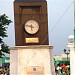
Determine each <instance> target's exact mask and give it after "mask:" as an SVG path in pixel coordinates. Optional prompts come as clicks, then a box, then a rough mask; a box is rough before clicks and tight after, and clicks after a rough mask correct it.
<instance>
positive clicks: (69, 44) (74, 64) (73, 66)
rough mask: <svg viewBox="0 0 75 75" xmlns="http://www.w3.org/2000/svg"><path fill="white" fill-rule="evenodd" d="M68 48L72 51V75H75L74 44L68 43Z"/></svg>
mask: <svg viewBox="0 0 75 75" xmlns="http://www.w3.org/2000/svg"><path fill="white" fill-rule="evenodd" d="M67 47H68V48H69V49H70V75H75V51H74V43H68V45H67Z"/></svg>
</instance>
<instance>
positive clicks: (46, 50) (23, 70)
mask: <svg viewBox="0 0 75 75" xmlns="http://www.w3.org/2000/svg"><path fill="white" fill-rule="evenodd" d="M52 49H53V46H48V45H42V46H40V45H36V46H16V47H11V48H10V75H55V68H54V61H53V55H52V54H53V53H52Z"/></svg>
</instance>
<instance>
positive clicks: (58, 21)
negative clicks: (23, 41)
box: [41, 1, 74, 45]
mask: <svg viewBox="0 0 75 75" xmlns="http://www.w3.org/2000/svg"><path fill="white" fill-rule="evenodd" d="M73 2H74V1H72V2H71V4H70V5H69V6H68V7H67V9H66V10H65V12H64V13H63V14H62V16H61V17H60V18H59V20H58V21H57V22H56V24H55V25H54V27H53V28H52V30H51V31H50V33H51V32H52V31H53V29H54V28H55V27H56V26H57V24H58V23H59V22H60V21H61V19H62V18H63V17H64V15H65V14H66V13H67V11H68V10H69V8H70V7H71V5H72V3H73ZM47 37H48V35H47V36H46V37H45V39H44V40H43V41H42V43H41V45H42V44H43V43H44V41H45V40H46V39H47Z"/></svg>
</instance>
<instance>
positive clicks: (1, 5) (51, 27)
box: [0, 0, 74, 55]
mask: <svg viewBox="0 0 75 75" xmlns="http://www.w3.org/2000/svg"><path fill="white" fill-rule="evenodd" d="M13 1H14V0H0V15H1V14H6V15H7V16H8V17H9V19H11V20H12V23H11V24H10V25H9V27H8V29H7V35H8V37H7V38H4V42H5V43H6V44H7V45H8V46H15V29H14V6H13ZM47 7H48V31H49V45H51V46H53V47H54V48H53V55H60V54H61V53H63V50H64V49H65V48H66V49H67V43H68V37H69V35H73V34H74V1H73V0H47Z"/></svg>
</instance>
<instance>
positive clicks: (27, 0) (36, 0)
mask: <svg viewBox="0 0 75 75" xmlns="http://www.w3.org/2000/svg"><path fill="white" fill-rule="evenodd" d="M15 1H17V2H22V1H23V2H42V1H46V0H15Z"/></svg>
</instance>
